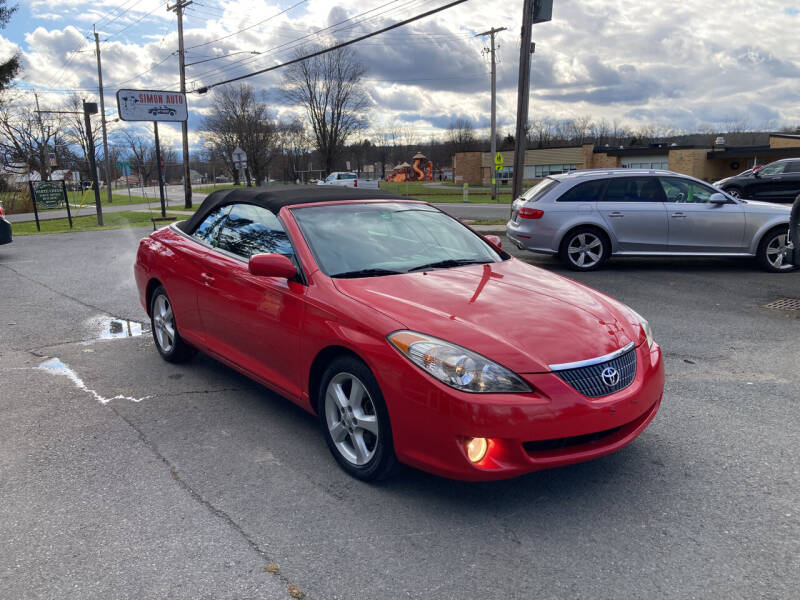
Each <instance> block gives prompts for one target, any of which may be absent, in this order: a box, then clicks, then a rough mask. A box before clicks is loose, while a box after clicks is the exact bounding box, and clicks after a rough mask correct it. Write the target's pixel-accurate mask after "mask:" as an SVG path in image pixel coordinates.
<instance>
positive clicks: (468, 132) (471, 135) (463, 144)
mask: <svg viewBox="0 0 800 600" xmlns="http://www.w3.org/2000/svg"><path fill="white" fill-rule="evenodd" d="M476 141H477V140H476V139H475V130H474V129H473V128H472V121H470V120H469V119H455V120H454V121H452V122H451V123H450V126H449V127H448V128H447V143H448V144H449V145H450V148H451V150H452V152H453V153H455V152H469V151H471V150H473V149H474V147H475V143H476Z"/></svg>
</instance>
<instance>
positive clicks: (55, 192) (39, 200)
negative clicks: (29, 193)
mask: <svg viewBox="0 0 800 600" xmlns="http://www.w3.org/2000/svg"><path fill="white" fill-rule="evenodd" d="M62 187H63V186H62V185H61V182H60V181H37V182H35V183H34V185H33V195H34V197H35V198H36V204H38V205H39V206H41V207H42V208H56V207H57V206H61V203H62V202H66V200H67V197H66V194H65V193H64V191H63V189H62Z"/></svg>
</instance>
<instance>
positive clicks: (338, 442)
mask: <svg viewBox="0 0 800 600" xmlns="http://www.w3.org/2000/svg"><path fill="white" fill-rule="evenodd" d="M317 393H318V399H317V402H318V404H317V406H318V407H319V410H318V413H319V420H320V426H321V427H322V433H323V435H324V436H325V442H326V443H327V444H328V449H329V450H330V451H331V454H333V457H334V458H335V459H336V462H338V463H339V466H340V467H342V469H344V471H345V472H347V474H348V475H351V476H353V477H355V478H356V479H361V480H362V481H380V480H381V479H386V478H387V477H389V476H390V475H391V474H392V472H393V471H394V469H395V467H396V465H397V459H396V458H395V454H394V444H393V443H392V428H391V425H390V423H389V412H388V411H387V410H386V403H385V402H384V400H383V394H382V393H381V390H380V387H378V382H377V381H376V380H375V377H374V376H373V374H372V371H370V370H369V368H368V367H367V365H365V364H364V363H363V362H361V361H360V360H358V359H357V358H354V357H351V356H341V357H339V358H336V359H334V360H333V361H332V362H331V364H330V365H328V368H327V369H326V370H325V373H324V374H323V375H322V380H321V381H320V386H319V390H318V392H317Z"/></svg>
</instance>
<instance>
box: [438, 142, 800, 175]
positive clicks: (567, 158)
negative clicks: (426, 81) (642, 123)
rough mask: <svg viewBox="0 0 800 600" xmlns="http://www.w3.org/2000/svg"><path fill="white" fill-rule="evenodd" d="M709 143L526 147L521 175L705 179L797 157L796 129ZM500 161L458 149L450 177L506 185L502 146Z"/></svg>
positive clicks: (509, 156) (507, 157)
mask: <svg viewBox="0 0 800 600" xmlns="http://www.w3.org/2000/svg"><path fill="white" fill-rule="evenodd" d="M717 141H719V142H721V143H719V144H717V145H714V146H713V147H701V146H679V145H676V144H651V145H649V146H619V147H609V146H602V147H598V146H594V145H592V144H584V145H583V146H572V147H568V148H541V149H536V150H527V151H526V152H525V163H524V164H525V173H524V174H523V179H524V180H525V181H526V182H528V183H531V182H534V181H536V180H538V179H541V178H542V177H546V176H547V175H550V174H556V173H564V172H567V171H574V170H577V169H609V168H631V169H669V170H670V171H674V172H676V173H683V174H685V175H691V176H692V177H697V178H698V179H703V180H705V181H709V182H711V181H716V180H718V179H722V178H723V177H730V176H731V175H736V174H737V173H740V172H742V171H744V170H745V169H749V168H750V167H752V166H753V165H754V164H760V165H763V164H767V163H769V162H772V161H774V160H778V159H780V158H794V157H800V135H794V134H783V133H775V134H770V136H769V144H768V145H764V146H726V145H725V144H724V142H723V140H719V139H718V140H717ZM500 154H502V156H503V160H504V166H503V169H502V170H501V171H495V169H494V156H493V155H492V154H491V153H490V152H458V153H456V154H455V155H454V156H453V178H454V180H455V181H456V183H469V184H470V185H489V184H490V183H491V178H492V173H495V174H496V178H497V181H498V184H499V185H501V186H503V185H511V183H510V181H511V175H512V173H513V167H511V166H510V165H513V163H514V153H513V152H501V153H500Z"/></svg>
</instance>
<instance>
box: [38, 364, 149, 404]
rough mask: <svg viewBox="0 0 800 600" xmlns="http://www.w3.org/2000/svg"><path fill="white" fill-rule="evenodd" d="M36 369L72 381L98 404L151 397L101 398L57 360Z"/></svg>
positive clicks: (120, 395)
mask: <svg viewBox="0 0 800 600" xmlns="http://www.w3.org/2000/svg"><path fill="white" fill-rule="evenodd" d="M38 368H39V369H41V370H42V371H46V372H47V373H50V374H51V375H62V376H64V377H67V378H68V379H69V380H71V381H72V383H74V384H75V387H77V388H78V389H80V390H83V391H84V392H87V393H89V394H91V395H92V396H94V399H95V400H97V401H98V402H99V403H100V404H108V403H109V402H111V401H112V400H130V401H131V402H141V401H142V400H147V399H148V398H150V397H151V396H142V397H141V398H134V397H133V396H123V395H122V394H119V395H117V396H114V397H112V398H106V397H104V396H101V395H100V394H98V393H97V392H96V391H94V390H91V389H89V388H88V387H87V386H86V384H85V383H84V382H83V379H81V378H80V377H78V374H77V373H76V372H75V371H73V370H72V369H70V368H69V367H68V366H67V365H65V364H64V363H63V362H61V361H60V360H59V359H57V358H50V359H48V360H46V361H44V362H43V363H42V364H40V365H39V367H38Z"/></svg>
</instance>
